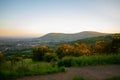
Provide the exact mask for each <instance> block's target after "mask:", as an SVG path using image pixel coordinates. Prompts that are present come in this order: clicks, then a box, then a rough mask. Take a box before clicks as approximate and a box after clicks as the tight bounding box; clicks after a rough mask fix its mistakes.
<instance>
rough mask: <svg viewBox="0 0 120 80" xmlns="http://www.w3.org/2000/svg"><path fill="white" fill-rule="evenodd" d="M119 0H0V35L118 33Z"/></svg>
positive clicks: (119, 26)
mask: <svg viewBox="0 0 120 80" xmlns="http://www.w3.org/2000/svg"><path fill="white" fill-rule="evenodd" d="M119 4H120V0H0V11H1V13H0V36H2V37H6V36H9V37H39V36H41V35H44V34H47V33H51V32H57V33H77V32H81V31H98V32H104V33H120V15H119V14H120V5H119Z"/></svg>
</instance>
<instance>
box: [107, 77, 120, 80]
mask: <svg viewBox="0 0 120 80" xmlns="http://www.w3.org/2000/svg"><path fill="white" fill-rule="evenodd" d="M105 80H120V77H112V78H108V79H105Z"/></svg>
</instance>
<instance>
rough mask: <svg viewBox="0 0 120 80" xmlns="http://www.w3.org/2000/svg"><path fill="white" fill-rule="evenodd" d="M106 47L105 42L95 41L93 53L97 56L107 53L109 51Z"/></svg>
mask: <svg viewBox="0 0 120 80" xmlns="http://www.w3.org/2000/svg"><path fill="white" fill-rule="evenodd" d="M108 45H109V43H107V42H105V41H96V43H95V50H94V52H95V53H99V54H103V53H107V52H108V51H109V47H108Z"/></svg>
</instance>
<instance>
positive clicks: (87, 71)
mask: <svg viewBox="0 0 120 80" xmlns="http://www.w3.org/2000/svg"><path fill="white" fill-rule="evenodd" d="M75 76H81V77H83V78H85V79H86V80H88V79H92V80H104V79H106V78H110V77H114V76H120V65H111V66H94V67H73V68H68V69H67V71H66V72H64V73H58V74H51V75H41V76H31V77H23V78H20V79H16V80H72V78H73V77H75Z"/></svg>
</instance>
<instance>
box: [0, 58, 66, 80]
mask: <svg viewBox="0 0 120 80" xmlns="http://www.w3.org/2000/svg"><path fill="white" fill-rule="evenodd" d="M63 71H64V68H63V67H58V66H54V67H52V65H51V64H50V63H46V62H33V61H32V60H31V59H26V60H24V62H16V63H15V64H14V65H11V63H10V61H9V62H5V63H3V64H2V65H1V66H0V80H6V79H9V80H10V79H13V78H16V77H22V76H33V75H45V74H53V73H58V72H63Z"/></svg>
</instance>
